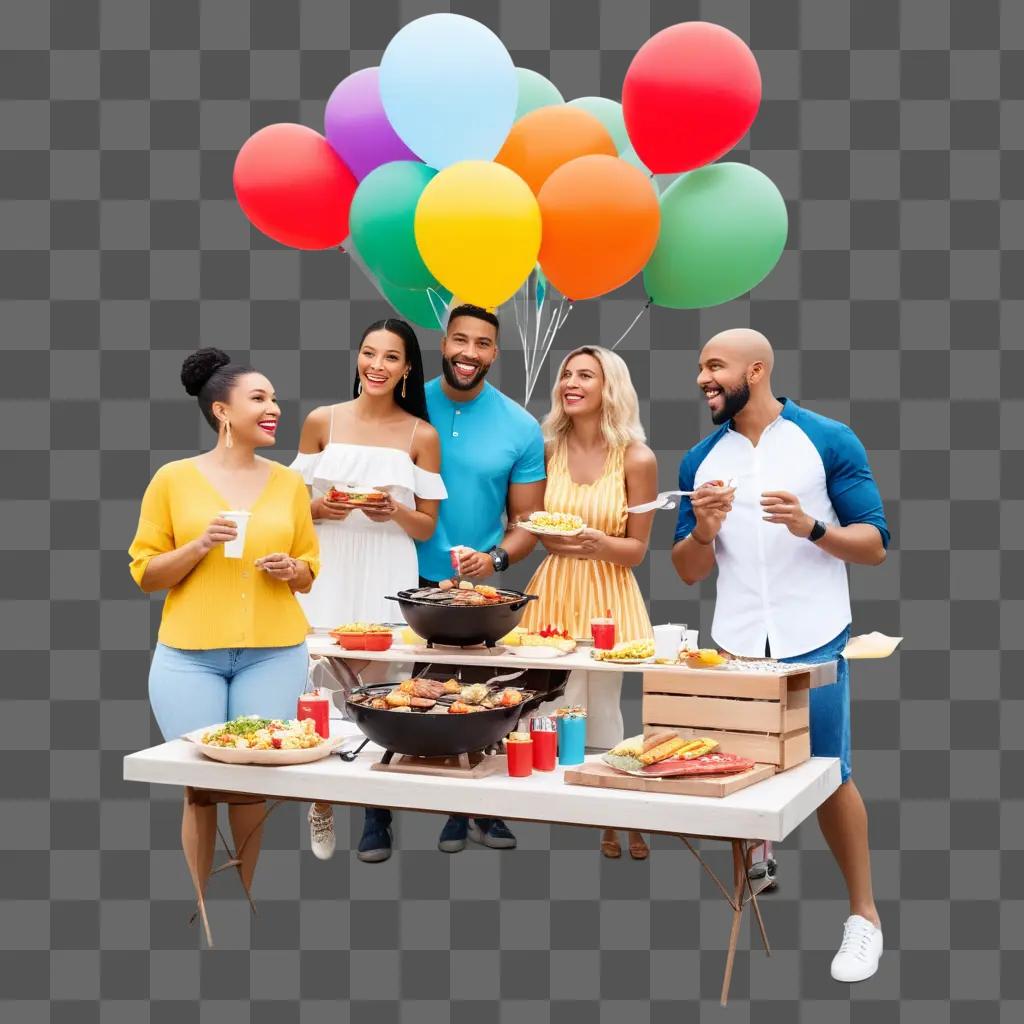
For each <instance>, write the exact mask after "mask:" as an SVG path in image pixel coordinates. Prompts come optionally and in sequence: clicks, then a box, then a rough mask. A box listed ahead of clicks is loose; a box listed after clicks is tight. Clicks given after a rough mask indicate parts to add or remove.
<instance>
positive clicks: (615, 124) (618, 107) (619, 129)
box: [569, 96, 631, 155]
mask: <svg viewBox="0 0 1024 1024" xmlns="http://www.w3.org/2000/svg"><path fill="white" fill-rule="evenodd" d="M569 106H570V107H578V108H579V109H580V110H585V111H586V112H587V113H588V114H593V115H594V117H596V118H597V119H598V121H600V122H601V124H603V125H604V126H605V128H607V129H608V134H609V135H610V136H611V137H612V141H613V142H614V143H615V148H616V149H617V150H618V151H619V154H620V155H621V154H622V151H623V150H626V149H630V148H631V147H630V143H629V135H628V134H627V133H626V122H625V120H623V117H622V104H621V103H616V102H615V100H610V99H607V98H606V97H604V96H580V97H579V99H575V100H569Z"/></svg>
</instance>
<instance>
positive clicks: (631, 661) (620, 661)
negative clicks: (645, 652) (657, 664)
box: [590, 651, 654, 665]
mask: <svg viewBox="0 0 1024 1024" xmlns="http://www.w3.org/2000/svg"><path fill="white" fill-rule="evenodd" d="M590 657H591V658H593V660H594V661H600V662H602V663H604V664H606V665H650V664H652V663H653V662H654V655H653V654H652V655H651V657H649V658H594V652H593V651H591V652H590Z"/></svg>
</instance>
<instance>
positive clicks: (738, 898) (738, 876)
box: [721, 839, 746, 1006]
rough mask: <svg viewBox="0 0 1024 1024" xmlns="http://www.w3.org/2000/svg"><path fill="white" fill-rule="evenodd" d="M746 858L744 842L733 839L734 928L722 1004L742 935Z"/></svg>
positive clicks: (725, 998) (723, 982)
mask: <svg viewBox="0 0 1024 1024" xmlns="http://www.w3.org/2000/svg"><path fill="white" fill-rule="evenodd" d="M745 861H746V858H745V857H744V856H743V843H742V840H740V839H733V840H732V881H733V892H734V896H733V901H732V929H731V930H730V932H729V951H728V952H727V953H726V956H725V975H724V976H723V978H722V999H721V1003H722V1006H725V1005H726V1004H727V1003H728V1002H729V984H730V983H731V981H732V967H733V962H734V961H735V959H736V943H737V941H738V940H739V936H740V921H741V919H742V918H743V887H744V883H745V880H746V863H745Z"/></svg>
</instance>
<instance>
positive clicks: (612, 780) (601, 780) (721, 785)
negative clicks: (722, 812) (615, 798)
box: [565, 762, 775, 797]
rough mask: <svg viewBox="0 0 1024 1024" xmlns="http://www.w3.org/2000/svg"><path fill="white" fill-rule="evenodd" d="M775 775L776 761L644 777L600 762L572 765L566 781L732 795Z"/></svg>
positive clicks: (639, 789)
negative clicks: (730, 770) (731, 771)
mask: <svg viewBox="0 0 1024 1024" xmlns="http://www.w3.org/2000/svg"><path fill="white" fill-rule="evenodd" d="M774 774H775V765H773V764H755V765H754V767H753V768H751V769H750V770H749V771H745V772H737V773H736V774H735V775H706V776H704V777H700V776H698V777H695V778H685V777H683V778H660V779H659V778H651V779H641V778H639V777H638V776H636V775H623V774H622V772H617V771H616V770H615V769H614V768H612V767H610V766H609V765H606V764H602V763H600V762H597V763H594V764H582V765H580V766H579V767H578V768H568V769H566V772H565V782H566V784H567V785H570V786H599V787H603V788H605V789H631V790H634V791H637V792H642V793H671V794H672V795H673V796H719V797H721V796H728V795H729V794H730V793H735V792H736V791H737V790H740V789H746V788H747V786H752V785H753V784H754V783H755V782H762V781H763V780H764V779H770V778H771V777H772V776H773V775H774Z"/></svg>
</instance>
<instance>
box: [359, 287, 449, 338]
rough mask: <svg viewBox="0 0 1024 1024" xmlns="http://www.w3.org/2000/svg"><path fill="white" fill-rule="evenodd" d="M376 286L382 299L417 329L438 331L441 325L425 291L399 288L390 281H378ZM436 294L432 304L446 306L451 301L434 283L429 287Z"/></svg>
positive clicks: (442, 289)
mask: <svg viewBox="0 0 1024 1024" xmlns="http://www.w3.org/2000/svg"><path fill="white" fill-rule="evenodd" d="M377 284H378V285H379V287H380V290H381V292H383V294H384V297H385V298H386V299H387V300H388V302H390V303H391V305H392V306H394V307H395V309H396V310H397V311H398V312H399V313H401V314H402V316H403V317H404V318H405V319H406V320H409V321H411V322H412V323H414V324H416V325H417V326H419V327H426V328H429V329H430V330H432V331H439V330H440V329H441V325H440V324H439V323H438V319H437V311H436V310H435V309H434V305H433V304H432V303H431V301H430V295H429V294H427V291H426V289H421V288H399V287H398V286H397V285H394V284H392V283H391V282H390V281H385V280H383V278H382V279H380V280H379V281H378V282H377ZM431 287H432V288H433V290H434V292H435V293H436V295H435V298H434V302H435V303H436V302H438V300H440V301H441V302H442V303H443V305H445V306H447V305H448V303H449V302H451V300H452V293H451V292H450V291H448V290H447V289H446V288H442V287H441V285H439V284H438V283H437V282H436V281H435V282H434V283H433V285H431Z"/></svg>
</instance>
